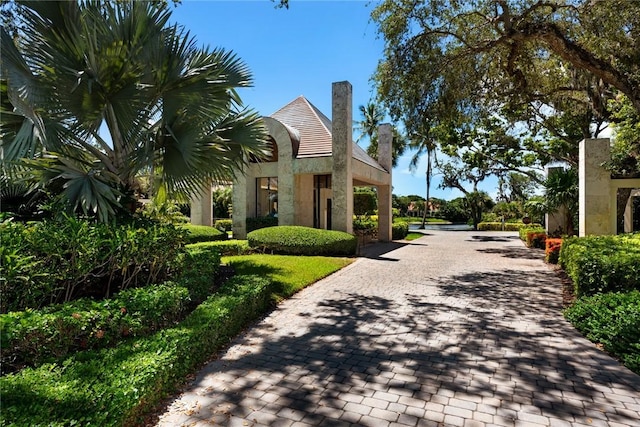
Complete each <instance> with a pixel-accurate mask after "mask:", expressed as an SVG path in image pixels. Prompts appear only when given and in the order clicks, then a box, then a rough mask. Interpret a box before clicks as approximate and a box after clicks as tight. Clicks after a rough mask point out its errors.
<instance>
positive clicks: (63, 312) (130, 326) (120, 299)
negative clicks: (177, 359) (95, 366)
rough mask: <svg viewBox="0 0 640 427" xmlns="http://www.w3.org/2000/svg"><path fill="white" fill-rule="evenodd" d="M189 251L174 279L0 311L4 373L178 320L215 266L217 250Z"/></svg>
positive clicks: (205, 288)
mask: <svg viewBox="0 0 640 427" xmlns="http://www.w3.org/2000/svg"><path fill="white" fill-rule="evenodd" d="M190 252H191V253H189V254H188V255H187V257H186V259H185V262H184V264H183V270H184V272H183V274H182V275H181V277H180V278H179V279H178V280H177V281H176V282H165V283H163V284H161V285H150V286H146V287H144V288H134V289H128V290H125V291H122V292H120V293H119V294H117V295H116V296H114V297H113V298H111V299H108V300H103V301H93V300H89V299H81V300H76V301H72V302H68V303H65V304H61V305H55V306H48V307H46V308H44V309H43V310H39V311H33V310H27V311H22V312H12V313H9V314H2V315H0V326H1V332H0V340H1V342H2V347H3V348H2V353H1V362H2V363H1V365H0V366H1V367H2V372H3V374H4V373H7V372H11V371H15V370H17V369H20V368H23V367H24V366H38V365H40V364H42V363H44V362H51V361H56V360H60V359H62V358H64V357H67V356H68V355H69V354H70V353H74V352H76V351H79V350H86V349H97V348H104V347H109V346H113V345H116V344H118V343H119V342H121V341H122V340H124V339H127V338H129V337H139V336H144V335H149V334H151V333H153V332H155V331H157V330H159V329H161V328H164V327H166V326H170V325H172V324H174V323H175V322H176V321H179V320H181V319H182V318H184V316H185V315H186V314H187V312H188V308H189V307H191V306H194V304H196V303H198V302H200V301H202V300H204V299H205V298H206V297H207V296H208V295H210V294H211V292H212V290H213V285H214V276H215V273H216V272H217V270H218V266H219V265H220V257H219V255H218V253H217V251H206V250H192V251H190Z"/></svg>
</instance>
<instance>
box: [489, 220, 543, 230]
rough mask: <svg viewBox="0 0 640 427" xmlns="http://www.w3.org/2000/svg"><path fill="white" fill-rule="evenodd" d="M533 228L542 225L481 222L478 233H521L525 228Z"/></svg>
mask: <svg viewBox="0 0 640 427" xmlns="http://www.w3.org/2000/svg"><path fill="white" fill-rule="evenodd" d="M503 226H504V230H503ZM532 227H540V224H524V223H522V222H505V223H504V224H503V223H502V222H481V223H479V224H478V231H520V230H522V229H523V228H532ZM543 231H544V230H543Z"/></svg>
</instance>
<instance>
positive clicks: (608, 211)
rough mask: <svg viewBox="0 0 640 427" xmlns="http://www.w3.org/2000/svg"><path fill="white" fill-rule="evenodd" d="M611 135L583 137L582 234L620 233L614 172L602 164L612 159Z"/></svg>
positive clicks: (580, 190) (580, 195)
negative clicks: (612, 175)
mask: <svg viewBox="0 0 640 427" xmlns="http://www.w3.org/2000/svg"><path fill="white" fill-rule="evenodd" d="M610 150H611V147H610V141H609V139H608V138H598V139H583V140H582V141H580V164H579V178H580V184H579V218H580V219H579V228H580V233H579V234H580V236H581V237H582V236H588V235H592V234H593V235H607V234H616V203H615V201H616V195H615V194H612V193H615V191H613V192H612V191H611V185H610V181H611V173H610V172H609V171H608V170H606V169H605V168H604V167H603V166H602V164H603V163H605V162H607V161H609V160H610V154H609V153H610Z"/></svg>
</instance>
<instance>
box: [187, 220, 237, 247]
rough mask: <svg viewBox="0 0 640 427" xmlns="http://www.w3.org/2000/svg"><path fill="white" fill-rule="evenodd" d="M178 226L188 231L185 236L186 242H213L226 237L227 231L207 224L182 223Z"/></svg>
mask: <svg viewBox="0 0 640 427" xmlns="http://www.w3.org/2000/svg"><path fill="white" fill-rule="evenodd" d="M180 227H181V228H182V229H184V230H186V231H187V232H188V234H187V236H186V240H187V243H198V242H213V241H216V240H226V239H227V233H225V232H222V231H220V230H218V229H217V228H215V227H209V226H208V225H195V224H184V225H181V226H180Z"/></svg>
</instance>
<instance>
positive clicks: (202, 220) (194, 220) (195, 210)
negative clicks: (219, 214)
mask: <svg viewBox="0 0 640 427" xmlns="http://www.w3.org/2000/svg"><path fill="white" fill-rule="evenodd" d="M212 202H213V200H212V198H211V181H207V182H206V183H205V184H203V185H202V187H201V188H200V191H199V192H198V194H196V195H193V196H191V218H190V219H191V224H195V225H208V226H211V225H212V221H211V217H212V214H213V212H212Z"/></svg>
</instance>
